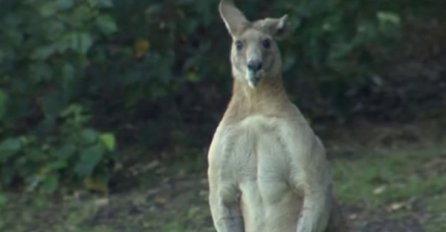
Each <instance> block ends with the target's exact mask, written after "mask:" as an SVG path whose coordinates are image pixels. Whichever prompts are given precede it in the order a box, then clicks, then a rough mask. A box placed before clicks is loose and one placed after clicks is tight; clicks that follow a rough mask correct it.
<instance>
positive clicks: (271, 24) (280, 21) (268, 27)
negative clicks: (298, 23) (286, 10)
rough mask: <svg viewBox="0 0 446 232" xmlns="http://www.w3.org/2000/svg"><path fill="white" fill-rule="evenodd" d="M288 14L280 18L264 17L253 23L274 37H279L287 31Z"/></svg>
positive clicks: (283, 35)
mask: <svg viewBox="0 0 446 232" xmlns="http://www.w3.org/2000/svg"><path fill="white" fill-rule="evenodd" d="M287 21H288V15H284V16H282V17H281V18H266V19H261V20H258V21H256V22H255V23H254V25H255V26H256V27H258V28H260V29H262V30H264V31H266V32H267V33H269V34H270V35H272V36H273V37H275V38H276V39H281V38H283V37H285V36H286V34H287V32H288V25H287Z"/></svg>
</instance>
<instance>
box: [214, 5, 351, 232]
mask: <svg viewBox="0 0 446 232" xmlns="http://www.w3.org/2000/svg"><path fill="white" fill-rule="evenodd" d="M219 11H220V15H221V17H222V19H223V21H224V23H225V25H226V27H227V29H228V31H229V33H230V35H231V37H232V39H233V43H232V49H231V58H230V60H231V64H232V75H233V94H232V98H231V101H230V103H229V106H228V108H227V110H226V112H225V114H224V117H223V119H222V120H221V122H220V124H219V126H218V128H217V130H216V132H215V134H214V138H213V141H212V143H211V146H210V150H209V157H208V158H209V169H208V177H209V187H210V196H209V203H210V208H211V212H212V218H213V221H214V225H215V227H216V229H217V231H218V232H324V231H345V228H344V225H343V224H342V223H341V220H339V219H340V218H339V212H338V211H337V207H335V205H334V199H333V197H332V193H331V176H330V171H329V164H328V162H327V159H326V156H325V150H324V147H323V145H322V143H321V142H320V140H319V139H318V137H317V136H316V135H315V134H314V132H313V130H312V129H311V128H310V126H309V124H308V123H307V122H306V120H305V119H304V117H303V116H302V114H301V113H300V111H299V110H298V109H297V108H296V106H295V105H293V103H291V102H290V100H289V99H288V97H287V94H286V92H285V90H284V87H283V83H282V70H281V69H282V64H281V57H280V52H279V49H278V47H277V44H276V42H275V39H276V38H278V37H280V36H281V35H283V34H284V32H285V30H286V20H287V16H283V17H281V18H266V19H261V20H257V21H253V22H250V21H248V20H247V19H246V18H245V16H244V15H243V14H242V13H241V12H240V11H239V10H238V9H237V8H236V7H235V6H234V3H233V1H232V0H231V1H230V0H222V1H221V2H220V6H219Z"/></svg>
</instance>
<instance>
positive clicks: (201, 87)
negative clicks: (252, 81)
mask: <svg viewBox="0 0 446 232" xmlns="http://www.w3.org/2000/svg"><path fill="white" fill-rule="evenodd" d="M217 2H218V1H209V0H195V1H191V0H170V1H155V0H148V1H138V0H128V1H112V0H79V1H74V0H57V1H52V0H39V1H37V0H23V1H14V0H2V1H1V3H0V4H1V7H0V176H1V179H0V186H1V188H2V189H6V188H8V189H18V190H27V191H41V192H49V193H52V192H54V191H56V190H57V189H59V190H68V189H69V188H66V187H62V186H73V185H74V186H83V187H86V188H88V189H91V190H97V191H101V192H106V191H107V184H108V181H109V180H110V177H111V175H112V173H113V170H115V169H116V168H117V166H119V165H118V164H119V160H120V159H121V158H122V157H120V156H119V155H118V153H117V152H116V151H115V150H116V143H117V142H116V141H115V140H118V141H119V144H120V147H121V148H122V147H131V146H137V147H140V148H143V149H145V150H149V151H155V150H161V149H173V150H174V149H177V148H178V147H181V146H203V145H204V144H206V143H207V141H208V140H209V139H208V138H207V137H205V136H209V134H210V133H211V131H212V129H213V127H214V126H215V123H216V121H217V120H218V118H219V117H220V115H221V112H222V110H223V109H224V106H225V104H226V102H227V99H228V97H229V94H230V86H231V78H229V77H230V73H229V62H228V48H229V43H230V40H229V36H227V33H226V31H225V29H224V27H223V24H222V22H221V20H220V18H219V17H218V14H217V10H216V7H217ZM237 2H238V5H239V6H240V8H242V9H243V10H244V11H245V12H246V14H247V15H248V17H249V18H251V19H253V18H258V17H266V16H280V15H281V14H283V13H287V14H289V16H290V19H291V23H290V26H291V28H292V33H291V34H290V37H289V39H287V40H286V41H284V42H283V43H281V47H282V50H283V59H284V76H285V79H286V87H287V88H288V89H289V90H290V92H291V93H292V94H293V95H292V97H293V99H294V100H295V101H296V102H297V103H298V104H299V106H300V107H301V108H302V110H303V111H304V112H305V113H306V114H307V115H308V116H309V117H311V118H315V119H330V120H341V121H345V120H348V119H350V118H351V117H353V116H355V115H357V114H361V113H364V112H367V110H368V108H367V106H365V104H367V103H368V102H367V100H368V99H370V97H369V96H370V95H373V94H376V93H381V92H382V91H383V90H385V89H386V81H387V80H386V79H385V77H384V76H382V75H380V70H381V69H380V68H381V67H383V66H384V64H386V63H387V62H388V60H389V59H391V58H392V59H393V58H394V54H395V53H397V52H396V51H397V50H398V49H399V48H400V46H401V43H400V42H401V41H403V39H402V38H404V37H405V36H407V29H408V28H409V26H410V25H412V24H411V22H412V21H413V18H414V17H415V18H416V17H421V18H422V16H423V15H429V14H436V15H441V12H440V11H439V10H440V9H441V1H434V0H430V1H424V2H423V4H422V5H420V3H419V2H420V1H415V0H414V1H412V0H410V1H402V0H399V1H392V2H389V1H384V0H382V1H366V0H357V1H353V0H329V1H327V0H311V1H307V0H300V1H286V0H280V1H273V2H268V1H257V0H245V1H237ZM411 20H412V21H411ZM417 22H418V21H417ZM406 38H407V37H406ZM297 96H298V97H297ZM353 99H354V100H353ZM358 99H360V100H358ZM361 99H362V100H361ZM190 134H193V135H195V136H192V137H191V136H186V135H190ZM115 137H116V138H118V139H115ZM60 183H69V184H70V185H60ZM0 202H1V198H0Z"/></svg>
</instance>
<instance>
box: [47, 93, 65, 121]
mask: <svg viewBox="0 0 446 232" xmlns="http://www.w3.org/2000/svg"><path fill="white" fill-rule="evenodd" d="M42 103H43V104H42V106H43V112H44V113H45V115H46V116H47V117H56V116H57V115H59V114H60V112H61V111H62V110H63V109H64V106H65V104H64V100H63V98H62V97H60V94H59V93H57V92H52V93H48V94H47V95H46V96H45V97H44V98H43V101H42Z"/></svg>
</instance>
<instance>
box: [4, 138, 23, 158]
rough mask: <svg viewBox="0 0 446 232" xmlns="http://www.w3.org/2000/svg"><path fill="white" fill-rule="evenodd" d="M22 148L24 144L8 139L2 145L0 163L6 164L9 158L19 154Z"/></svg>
mask: <svg viewBox="0 0 446 232" xmlns="http://www.w3.org/2000/svg"><path fill="white" fill-rule="evenodd" d="M21 148H22V143H21V142H20V140H18V139H13V138H10V139H6V140H4V141H3V142H2V143H0V162H4V161H5V160H7V159H8V158H9V157H11V156H13V155H15V154H17V152H19V150H20V149H21Z"/></svg>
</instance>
